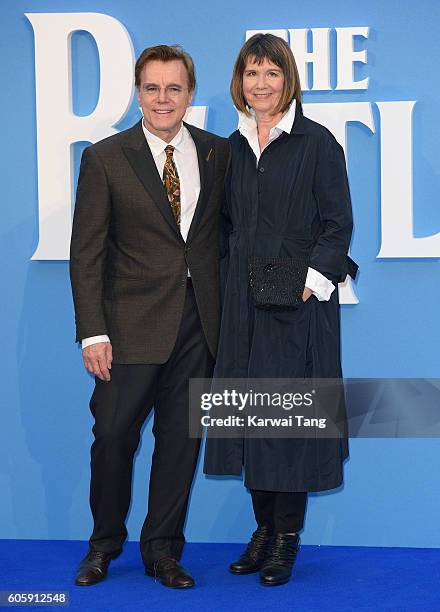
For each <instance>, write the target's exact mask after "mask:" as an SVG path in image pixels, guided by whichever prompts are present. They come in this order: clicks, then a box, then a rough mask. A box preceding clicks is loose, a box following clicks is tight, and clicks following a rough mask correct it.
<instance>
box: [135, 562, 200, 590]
mask: <svg viewBox="0 0 440 612" xmlns="http://www.w3.org/2000/svg"><path fill="white" fill-rule="evenodd" d="M145 573H146V574H147V575H148V576H153V578H155V579H159V580H160V581H161V583H162V584H164V585H165V586H167V587H171V588H172V589H188V588H189V587H193V586H194V579H193V577H192V576H191V575H190V574H188V572H187V571H186V570H185V568H183V567H182V566H181V565H180V564H179V563H178V562H177V561H176V559H173V558H172V557H163V558H162V559H159V561H156V563H155V564H154V565H153V567H146V568H145Z"/></svg>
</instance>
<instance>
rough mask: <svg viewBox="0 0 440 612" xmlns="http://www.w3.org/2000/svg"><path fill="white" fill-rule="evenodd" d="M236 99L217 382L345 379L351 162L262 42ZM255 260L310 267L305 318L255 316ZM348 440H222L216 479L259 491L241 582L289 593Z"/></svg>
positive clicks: (267, 312) (213, 462)
mask: <svg viewBox="0 0 440 612" xmlns="http://www.w3.org/2000/svg"><path fill="white" fill-rule="evenodd" d="M231 94H232V98H233V101H234V104H235V106H236V108H237V110H238V112H239V117H240V120H239V127H238V130H237V131H235V132H234V133H233V134H232V135H231V137H230V144H231V164H230V169H229V173H228V179H227V186H226V190H227V197H226V203H225V207H224V211H223V218H222V226H223V231H222V248H221V251H222V252H221V257H222V259H221V266H222V270H221V277H222V294H223V316H222V324H221V332H220V342H219V350H218V356H217V363H216V369H215V377H217V378H308V377H313V378H339V377H341V376H342V373H341V365H340V337H339V301H338V290H337V285H338V282H341V281H343V280H344V279H345V277H346V275H347V273H350V274H351V275H352V276H354V274H355V272H356V265H355V264H354V262H352V261H351V260H350V258H349V257H348V256H347V252H348V248H349V244H350V239H351V233H352V212H351V202H350V193H349V187H348V180H347V173H346V166H345V159H344V153H343V150H342V148H341V146H340V145H339V144H338V142H337V141H336V139H335V138H334V136H333V135H332V134H331V133H330V132H329V131H328V130H327V129H326V128H325V127H323V126H322V125H319V124H318V123H315V122H313V121H311V120H309V119H307V118H305V117H304V115H303V113H302V107H301V89H300V83H299V77H298V71H297V68H296V64H295V60H294V58H293V55H292V52H291V50H290V48H289V46H288V45H287V43H285V41H283V40H282V39H281V38H278V37H276V36H273V35H271V34H256V35H254V36H253V37H252V38H250V39H249V40H248V41H247V42H246V43H245V45H244V46H243V48H242V49H241V51H240V53H239V55H238V58H237V61H236V63H235V66H234V72H233V78H232V82H231ZM252 256H258V257H263V258H264V257H274V258H292V259H295V260H297V259H304V260H307V262H308V268H307V275H306V279H305V284H304V289H303V291H302V301H301V304H300V306H299V308H297V309H280V308H276V309H261V308H258V307H256V305H255V302H254V300H253V298H252V295H251V289H250V286H249V259H250V258H251V257H252ZM347 455H348V447H347V441H346V439H345V438H342V439H341V438H339V439H337V438H334V439H320V440H316V439H280V438H278V439H274V438H272V439H255V438H254V439H249V438H246V439H237V438H235V439H216V438H209V437H208V440H207V445H206V453H205V465H204V470H205V473H207V474H217V475H227V474H230V475H240V474H241V473H242V471H243V469H244V477H245V485H246V486H247V487H248V488H249V489H250V492H251V496H252V503H253V508H254V513H255V518H256V522H257V525H258V528H257V530H256V531H255V532H254V534H253V536H252V539H251V541H250V543H249V545H248V547H247V548H246V550H245V552H244V553H243V555H242V556H241V557H240V559H238V560H237V561H235V562H234V563H232V564H231V566H230V570H231V571H232V572H233V573H236V574H244V573H251V572H256V571H259V570H260V580H261V583H262V584H264V585H277V584H283V583H284V582H287V581H288V580H289V578H290V575H291V568H292V565H293V562H294V559H295V555H296V553H297V550H298V547H299V535H298V533H299V531H300V530H301V529H302V527H303V522H304V513H305V507H306V500H307V493H308V492H311V491H325V490H328V489H332V488H335V487H338V486H339V485H340V484H341V482H342V463H343V461H344V459H345V458H346V457H347Z"/></svg>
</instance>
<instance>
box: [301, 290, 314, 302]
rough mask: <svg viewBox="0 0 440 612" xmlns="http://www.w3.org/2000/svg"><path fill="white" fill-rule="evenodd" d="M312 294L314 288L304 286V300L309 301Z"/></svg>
mask: <svg viewBox="0 0 440 612" xmlns="http://www.w3.org/2000/svg"><path fill="white" fill-rule="evenodd" d="M311 295H312V290H311V289H309V288H308V287H304V291H303V302H307V300H308V299H309V297H310V296H311Z"/></svg>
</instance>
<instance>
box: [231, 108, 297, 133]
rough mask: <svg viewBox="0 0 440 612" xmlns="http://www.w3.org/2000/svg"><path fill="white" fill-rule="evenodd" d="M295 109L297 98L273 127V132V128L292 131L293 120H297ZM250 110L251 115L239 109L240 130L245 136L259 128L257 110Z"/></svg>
mask: <svg viewBox="0 0 440 612" xmlns="http://www.w3.org/2000/svg"><path fill="white" fill-rule="evenodd" d="M295 110H296V100H293V101H292V103H291V104H290V106H289V108H288V109H287V111H286V112H285V113H284V115H283V116H282V117H281V119H280V120H279V121H278V123H277V124H276V125H275V126H274V127H273V128H272V129H271V132H272V130H278V131H279V132H286V133H287V134H290V132H291V131H292V126H293V122H294V121H295ZM249 111H250V113H251V116H250V117H249V115H246V114H245V113H243V112H241V111H237V112H238V130H239V132H240V134H242V135H243V136H245V135H246V134H249V132H252V131H255V130H256V129H257V119H256V116H255V111H254V109H253V108H250V109H249Z"/></svg>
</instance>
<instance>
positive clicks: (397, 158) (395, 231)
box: [376, 101, 440, 258]
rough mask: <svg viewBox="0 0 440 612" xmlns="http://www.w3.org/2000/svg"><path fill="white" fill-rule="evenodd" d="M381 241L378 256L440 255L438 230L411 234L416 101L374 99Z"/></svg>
mask: <svg viewBox="0 0 440 612" xmlns="http://www.w3.org/2000/svg"><path fill="white" fill-rule="evenodd" d="M376 104H377V106H378V108H379V112H380V154H381V208H382V210H381V218H382V242H381V246H380V251H379V254H378V257H414V258H419V257H440V232H438V233H437V234H432V235H431V236H425V237H422V238H415V237H414V233H413V167H412V112H413V108H414V105H415V101H407V102H377V103H376Z"/></svg>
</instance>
